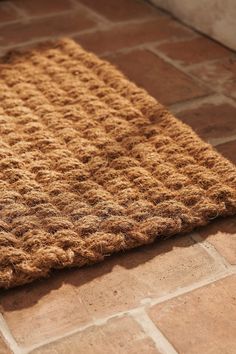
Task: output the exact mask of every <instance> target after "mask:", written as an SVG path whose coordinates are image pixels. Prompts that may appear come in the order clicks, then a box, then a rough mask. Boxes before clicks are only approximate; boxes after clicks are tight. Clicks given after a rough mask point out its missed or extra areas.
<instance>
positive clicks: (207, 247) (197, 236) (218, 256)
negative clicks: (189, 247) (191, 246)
mask: <svg viewBox="0 0 236 354" xmlns="http://www.w3.org/2000/svg"><path fill="white" fill-rule="evenodd" d="M190 237H191V238H192V240H193V241H194V242H196V243H197V244H198V245H199V246H200V247H201V248H203V249H204V250H205V251H206V252H207V253H208V254H209V255H210V256H211V258H213V259H214V260H215V261H216V262H220V263H221V264H222V265H223V266H224V267H225V268H227V269H231V267H232V265H231V264H230V263H229V262H228V261H227V259H225V257H223V256H222V255H221V254H220V253H219V252H218V251H217V249H216V248H215V247H214V246H213V245H212V244H211V243H210V242H208V241H206V240H204V239H203V238H202V237H201V235H200V234H199V233H197V232H193V233H192V234H190Z"/></svg>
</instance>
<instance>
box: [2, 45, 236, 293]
mask: <svg viewBox="0 0 236 354" xmlns="http://www.w3.org/2000/svg"><path fill="white" fill-rule="evenodd" d="M0 78H1V79H0V286H1V287H11V286H14V285H18V284H23V283H27V282H30V281H32V280H33V279H36V278H39V277H43V276H46V275H47V274H49V272H50V270H51V269H53V268H63V267H68V266H72V265H78V266H82V265H85V264H89V263H94V262H97V261H101V260H102V259H103V258H104V257H105V256H107V255H110V254H111V253H113V252H117V251H120V250H125V249H129V248H132V247H136V246H139V245H142V244H146V243H150V242H152V241H153V240H154V239H155V238H160V237H169V236H171V235H174V234H176V233H180V232H185V231H190V230H192V229H193V228H194V227H196V226H200V225H204V224H206V223H208V222H209V221H210V220H211V219H213V218H216V217H217V216H219V215H228V214H233V213H235V212H236V169H235V167H234V166H233V165H232V164H231V163H229V162H228V161H227V160H225V159H224V158H223V157H221V156H220V155H219V154H218V153H217V152H216V151H214V150H213V149H212V148H211V147H210V145H208V144H206V143H204V142H203V141H202V140H200V138H199V137H197V136H196V135H195V134H194V133H193V132H192V130H191V129H190V128H189V127H188V126H186V125H184V124H182V123H181V122H180V121H178V120H177V119H176V118H174V117H173V116H172V115H171V114H170V113H169V112H168V111H166V110H165V109H164V108H163V106H162V105H160V104H159V103H158V102H157V101H156V100H155V99H154V98H152V97H150V96H149V95H148V94H147V93H146V92H145V91H144V90H142V89H139V88H137V87H136V86H135V85H134V84H132V83H131V82H129V81H128V80H127V79H126V78H125V77H124V76H123V75H122V74H121V73H120V72H118V71H117V70H116V69H114V68H113V67H112V66H111V65H110V64H108V63H106V62H104V61H102V60H100V59H98V58H97V57H96V56H94V55H92V54H90V53H87V52H86V51H84V50H83V49H81V47H79V46H78V45H76V44H75V43H74V42H73V41H71V40H62V41H60V42H57V43H55V44H53V45H51V46H50V47H46V46H45V47H40V48H38V49H36V50H35V51H32V52H31V53H26V54H24V55H15V56H9V57H8V58H5V60H3V61H2V63H1V65H0ZM157 80H158V78H157ZM222 119H223V117H222Z"/></svg>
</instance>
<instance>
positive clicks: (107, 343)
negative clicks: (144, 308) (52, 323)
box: [31, 317, 160, 354]
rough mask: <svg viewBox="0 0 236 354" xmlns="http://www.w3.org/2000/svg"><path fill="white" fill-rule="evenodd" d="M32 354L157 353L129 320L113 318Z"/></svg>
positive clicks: (133, 321)
mask: <svg viewBox="0 0 236 354" xmlns="http://www.w3.org/2000/svg"><path fill="white" fill-rule="evenodd" d="M31 353H32V354H51V353H60V354H68V353H70V354H78V353H80V354H94V353H96V354H109V353H114V354H115V353H116V354H136V353H142V354H160V353H159V351H158V350H157V349H156V347H155V344H154V342H153V341H152V339H151V338H149V337H147V335H146V334H145V333H144V332H143V330H142V329H141V328H140V326H139V325H138V324H137V323H136V322H135V320H133V319H132V318H130V317H122V318H115V319H111V320H109V321H107V323H106V324H104V325H101V326H92V327H89V328H88V329H86V330H84V331H82V332H80V333H76V334H74V335H72V336H69V337H67V338H64V339H61V340H59V341H57V342H55V343H52V344H49V345H47V346H45V347H41V348H39V349H36V350H34V351H32V352H31Z"/></svg>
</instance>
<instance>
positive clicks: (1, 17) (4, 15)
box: [0, 1, 19, 25]
mask: <svg viewBox="0 0 236 354" xmlns="http://www.w3.org/2000/svg"><path fill="white" fill-rule="evenodd" d="M18 18H19V14H18V12H17V11H16V9H15V8H14V7H13V6H12V4H11V3H10V2H5V1H1V2H0V25H3V24H4V22H8V21H14V20H17V19H18Z"/></svg>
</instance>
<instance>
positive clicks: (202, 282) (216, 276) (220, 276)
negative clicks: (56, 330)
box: [15, 268, 235, 354]
mask: <svg viewBox="0 0 236 354" xmlns="http://www.w3.org/2000/svg"><path fill="white" fill-rule="evenodd" d="M233 274H235V271H234V269H231V268H230V269H224V270H221V271H218V272H217V273H215V274H213V275H211V276H210V277H206V278H205V279H203V280H200V281H198V282H195V283H194V284H190V285H187V286H185V287H182V288H178V289H177V290H175V291H173V292H170V293H168V294H166V295H163V296H160V297H159V298H157V299H151V298H147V299H142V300H141V305H140V306H137V307H135V308H132V309H130V310H125V311H120V312H117V313H115V314H111V315H108V316H106V317H102V318H97V319H93V320H92V321H90V322H88V323H87V324H86V325H83V326H80V327H78V328H75V329H73V330H71V331H68V332H67V333H66V334H64V335H59V336H54V337H52V338H50V339H48V340H45V341H42V342H40V343H37V344H34V345H31V346H29V347H27V346H26V347H24V348H23V349H21V352H18V353H15V354H27V353H30V352H31V351H32V350H34V349H37V348H41V347H43V346H45V345H47V344H51V343H54V342H56V341H58V340H61V339H64V338H67V337H69V336H71V335H73V334H76V333H80V332H82V331H84V330H86V329H87V328H90V327H92V326H100V325H102V324H105V323H106V322H107V321H108V320H110V319H113V318H119V317H122V316H124V315H131V316H132V313H135V312H137V310H138V309H141V308H143V309H144V310H145V309H146V308H147V307H150V306H154V305H157V304H159V303H162V302H165V301H168V300H171V299H173V298H176V297H178V296H181V295H184V294H187V293H189V292H191V291H194V290H197V289H199V288H201V287H204V286H207V285H209V284H212V283H214V282H215V281H218V280H221V279H224V278H226V277H227V276H230V275H233Z"/></svg>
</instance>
